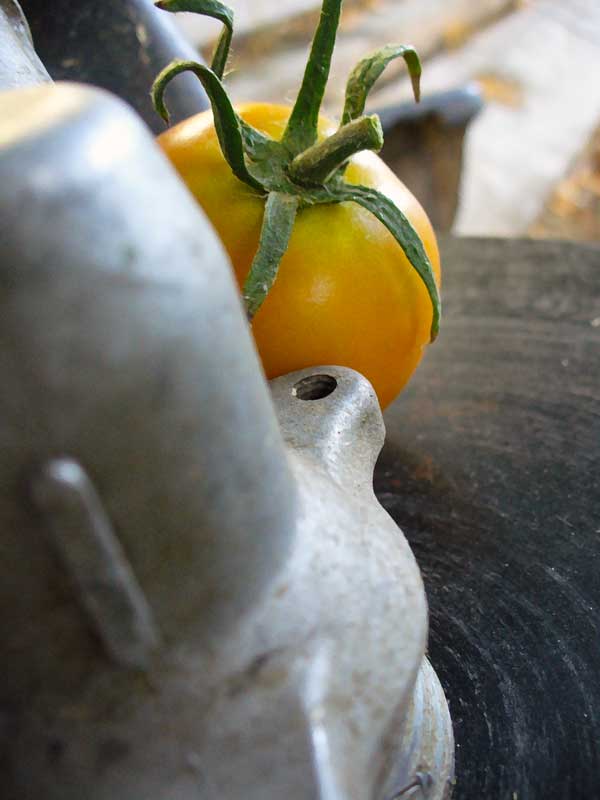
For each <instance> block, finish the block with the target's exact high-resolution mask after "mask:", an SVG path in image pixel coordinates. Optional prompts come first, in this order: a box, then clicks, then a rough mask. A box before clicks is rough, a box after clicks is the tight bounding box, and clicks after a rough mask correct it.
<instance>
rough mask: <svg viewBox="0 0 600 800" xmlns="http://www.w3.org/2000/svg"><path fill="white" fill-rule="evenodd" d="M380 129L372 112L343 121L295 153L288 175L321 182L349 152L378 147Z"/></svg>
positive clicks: (306, 181) (304, 182)
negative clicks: (319, 138)
mask: <svg viewBox="0 0 600 800" xmlns="http://www.w3.org/2000/svg"><path fill="white" fill-rule="evenodd" d="M382 147H383V130H382V128H381V122H380V121H379V117H378V116H377V115H376V114H373V115H372V116H370V117H361V118H360V119H356V120H353V121H352V122H349V123H348V124H347V125H343V126H342V127H341V128H339V129H338V130H337V131H336V132H335V133H334V134H332V135H331V136H329V137H328V138H327V139H324V140H323V141H322V142H318V143H317V144H313V146H312V147H309V148H308V149H307V150H304V151H303V152H302V153H300V154H299V155H297V156H296V158H294V160H293V161H292V163H291V164H290V166H289V168H288V175H289V176H290V178H291V179H292V180H293V181H296V182H297V183H300V184H302V185H308V186H322V185H323V184H324V183H326V182H327V180H328V178H330V177H331V175H333V173H334V172H335V171H336V170H337V169H338V168H339V167H340V166H342V164H344V163H345V162H346V161H347V160H348V159H349V158H350V156H353V155H354V154H355V153H360V152H361V150H375V151H378V150H381V148H382Z"/></svg>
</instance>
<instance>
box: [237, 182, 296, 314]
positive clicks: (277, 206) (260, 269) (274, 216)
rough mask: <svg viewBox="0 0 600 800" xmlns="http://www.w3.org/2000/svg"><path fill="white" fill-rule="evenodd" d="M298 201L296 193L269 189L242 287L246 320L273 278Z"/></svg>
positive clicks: (286, 241)
mask: <svg viewBox="0 0 600 800" xmlns="http://www.w3.org/2000/svg"><path fill="white" fill-rule="evenodd" d="M298 205H299V198H298V197H297V196H294V195H289V194H283V193H282V192H271V193H270V194H269V196H268V198H267V202H266V204H265V213H264V217H263V223H262V228H261V232H260V241H259V244H258V250H257V252H256V255H255V256H254V260H253V261H252V266H251V267H250V271H249V273H248V276H247V278H246V281H245V283H244V288H243V290H242V295H243V298H244V302H245V304H246V311H247V313H248V319H249V320H252V318H253V317H254V315H255V314H256V312H257V311H258V309H259V308H260V307H261V305H262V304H263V301H264V299H265V297H266V296H267V294H268V293H269V290H270V288H271V286H273V283H274V282H275V278H276V277H277V272H278V270H279V264H280V262H281V259H282V258H283V256H284V255H285V252H286V250H287V247H288V243H289V241H290V236H291V235H292V229H293V227H294V221H295V219H296V212H297V211H298Z"/></svg>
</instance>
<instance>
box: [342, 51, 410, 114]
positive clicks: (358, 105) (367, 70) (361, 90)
mask: <svg viewBox="0 0 600 800" xmlns="http://www.w3.org/2000/svg"><path fill="white" fill-rule="evenodd" d="M396 58H403V59H404V61H405V62H406V66H407V68H408V72H409V75H410V79H411V82H412V87H413V92H414V95H415V100H416V101H417V103H418V102H419V99H420V97H421V62H420V60H419V56H418V55H417V52H416V50H415V49H414V47H411V46H410V45H403V44H388V45H386V46H385V47H382V48H381V49H380V50H376V51H375V52H374V53H372V54H371V55H370V56H367V57H366V58H363V59H362V61H359V62H358V64H357V65H356V66H355V67H354V69H353V70H352V72H351V73H350V77H349V78H348V83H347V84H346V99H345V102H344V113H343V114H342V123H341V124H342V125H345V124H346V123H348V122H350V121H351V120H353V119H356V118H357V117H360V116H361V114H362V113H363V111H364V110H365V104H366V102H367V97H368V95H369V92H370V91H371V89H372V88H373V86H374V84H375V82H376V81H377V80H378V79H379V76H380V75H381V73H382V72H383V71H384V70H385V68H386V67H387V65H388V64H389V63H390V61H394V59H396Z"/></svg>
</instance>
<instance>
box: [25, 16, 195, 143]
mask: <svg viewBox="0 0 600 800" xmlns="http://www.w3.org/2000/svg"><path fill="white" fill-rule="evenodd" d="M21 5H22V7H23V11H24V12H25V14H26V16H27V19H28V21H29V25H30V27H31V32H32V34H33V41H34V44H35V48H36V50H37V52H38V54H39V56H40V58H41V59H42V61H43V62H44V64H45V66H46V68H47V70H48V72H49V73H50V75H51V76H52V77H53V78H54V80H57V81H58V80H60V81H78V82H80V83H88V84H91V85H93V86H98V87H100V88H102V89H107V90H108V91H111V92H114V94H116V95H117V96H118V97H120V98H121V99H123V100H126V101H127V102H128V103H129V104H130V105H131V106H133V108H135V110H136V111H137V113H138V114H139V115H140V116H141V117H142V119H143V120H144V121H145V122H146V124H147V125H148V126H149V127H150V129H151V130H153V131H154V132H155V133H162V131H164V129H165V125H164V122H163V120H162V119H161V118H160V117H159V116H158V114H157V113H156V111H155V110H154V108H153V105H152V101H151V99H150V87H151V86H152V81H153V80H154V78H155V77H156V75H157V74H158V73H159V72H160V70H161V69H163V67H165V66H166V65H167V64H168V63H169V62H170V61H172V60H173V59H181V60H183V61H190V60H192V61H198V59H199V58H200V56H199V54H198V52H197V51H196V49H195V48H194V47H192V46H191V45H190V44H189V42H188V41H187V40H186V39H185V37H184V36H183V34H182V33H181V32H180V31H179V29H178V28H177V26H176V25H175V24H174V21H173V16H172V15H171V14H167V13H165V12H164V11H160V10H159V9H158V8H155V7H154V2H153V0H101V2H96V1H95V0H51V2H49V0H21ZM166 102H167V105H168V107H169V112H170V114H171V119H172V120H173V122H179V121H181V120H182V119H186V118H187V117H190V116H192V114H197V113H198V112H199V111H204V109H206V108H208V107H209V103H208V98H207V97H206V94H205V93H204V89H203V88H202V86H201V84H200V81H199V80H198V79H197V78H196V77H195V75H191V74H187V75H181V76H180V77H179V78H178V79H177V81H174V82H173V83H172V84H171V85H170V86H169V87H168V88H167V95H166Z"/></svg>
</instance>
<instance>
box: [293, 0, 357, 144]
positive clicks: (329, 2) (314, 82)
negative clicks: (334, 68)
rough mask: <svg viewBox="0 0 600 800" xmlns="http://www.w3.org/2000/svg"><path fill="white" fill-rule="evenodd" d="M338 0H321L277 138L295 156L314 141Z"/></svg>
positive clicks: (325, 83)
mask: <svg viewBox="0 0 600 800" xmlns="http://www.w3.org/2000/svg"><path fill="white" fill-rule="evenodd" d="M341 10H342V0H323V6H322V8H321V16H320V19H319V24H318V26H317V30H316V32H315V35H314V38H313V42H312V46H311V50H310V55H309V57H308V62H307V64H306V69H305V71H304V77H303V79H302V85H301V86H300V91H299V92H298V97H297V98H296V102H295V103H294V107H293V109H292V113H291V115H290V118H289V120H288V123H287V127H286V129H285V132H284V134H283V137H282V139H281V141H282V142H283V144H284V145H285V146H286V147H287V148H288V149H289V150H290V152H291V153H292V155H294V156H296V155H298V153H300V152H302V150H306V148H307V147H310V146H311V145H313V144H314V143H315V142H316V141H317V124H318V121H319V111H320V109H321V103H322V102H323V95H324V94H325V87H326V86H327V80H328V79H329V70H330V67H331V57H332V55H333V49H334V47H335V39H336V36H337V30H338V27H339V24H340V14H341Z"/></svg>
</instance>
